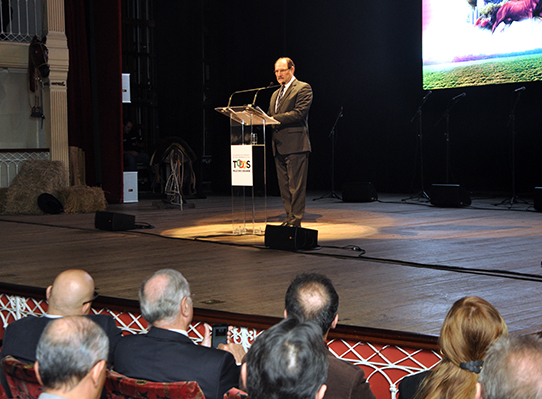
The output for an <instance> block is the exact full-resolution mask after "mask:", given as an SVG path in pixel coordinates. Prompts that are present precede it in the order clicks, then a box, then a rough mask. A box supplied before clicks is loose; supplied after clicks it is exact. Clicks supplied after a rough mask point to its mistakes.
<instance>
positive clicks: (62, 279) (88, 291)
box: [48, 269, 94, 316]
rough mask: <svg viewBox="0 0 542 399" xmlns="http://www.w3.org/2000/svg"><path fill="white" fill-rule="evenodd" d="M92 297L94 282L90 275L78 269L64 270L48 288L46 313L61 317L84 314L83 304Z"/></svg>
mask: <svg viewBox="0 0 542 399" xmlns="http://www.w3.org/2000/svg"><path fill="white" fill-rule="evenodd" d="M93 296H94V280H93V279H92V277H91V276H90V274H88V273H87V272H86V271H84V270H79V269H70V270H66V271H64V272H62V273H60V274H59V275H58V276H57V277H56V278H55V281H54V282H53V285H52V286H51V287H50V291H49V298H48V301H49V309H48V312H49V313H51V314H57V315H61V316H78V315H81V314H84V313H85V312H83V304H84V303H85V302H88V301H89V300H90V299H92V297H93ZM88 308H90V306H88Z"/></svg>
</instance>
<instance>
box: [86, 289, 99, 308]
mask: <svg viewBox="0 0 542 399" xmlns="http://www.w3.org/2000/svg"><path fill="white" fill-rule="evenodd" d="M99 296H100V294H98V291H94V295H93V296H92V299H90V300H88V301H85V302H83V305H85V304H87V303H90V302H93V301H95V300H96V298H98V297H99Z"/></svg>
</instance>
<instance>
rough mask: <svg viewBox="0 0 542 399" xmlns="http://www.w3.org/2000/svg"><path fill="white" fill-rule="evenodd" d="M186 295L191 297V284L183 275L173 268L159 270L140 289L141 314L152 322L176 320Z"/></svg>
mask: <svg viewBox="0 0 542 399" xmlns="http://www.w3.org/2000/svg"><path fill="white" fill-rule="evenodd" d="M184 297H187V298H189V299H190V285H189V284H188V281H186V279H185V278H184V277H183V275H182V274H181V273H179V272H178V271H176V270H172V269H162V270H158V271H157V272H155V273H154V274H153V275H152V276H150V277H148V278H147V279H146V280H145V281H144V282H143V284H142V285H141V288H140V289H139V304H140V307H141V315H142V316H143V318H144V319H145V320H147V322H148V323H150V324H153V323H155V322H156V321H159V320H160V321H162V320H165V321H171V320H174V319H175V318H176V317H177V315H178V314H179V312H180V304H181V301H182V299H183V298H184ZM190 300H191V299H190Z"/></svg>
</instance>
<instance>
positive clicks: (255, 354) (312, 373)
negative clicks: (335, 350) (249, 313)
mask: <svg viewBox="0 0 542 399" xmlns="http://www.w3.org/2000/svg"><path fill="white" fill-rule="evenodd" d="M327 359H328V357H327V349H326V345H325V343H324V342H323V341H322V338H321V335H320V331H319V327H318V326H317V325H316V324H315V323H312V322H304V323H302V322H301V321H300V320H299V319H298V318H296V317H291V318H289V319H285V320H283V321H281V322H280V323H279V324H277V325H275V326H273V327H271V328H270V329H268V330H266V331H264V332H263V333H262V334H261V335H260V336H258V338H257V339H256V340H255V341H254V343H253V344H252V347H251V348H250V350H249V351H248V353H247V356H246V363H244V364H243V366H242V380H243V382H244V383H245V385H246V389H247V392H248V397H249V398H250V399H278V398H295V399H322V398H323V397H324V394H325V392H326V385H325V381H326V374H327V368H328V360H327ZM326 397H327V395H326Z"/></svg>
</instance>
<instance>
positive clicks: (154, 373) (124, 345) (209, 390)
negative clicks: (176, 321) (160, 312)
mask: <svg viewBox="0 0 542 399" xmlns="http://www.w3.org/2000/svg"><path fill="white" fill-rule="evenodd" d="M114 368H115V371H117V372H119V373H121V374H124V375H126V376H128V377H131V378H139V379H145V380H149V381H156V382H175V381H196V382H197V383H198V384H199V386H200V388H201V390H202V391H203V394H204V395H205V398H206V399H222V396H223V395H224V393H225V392H226V391H228V390H229V389H230V388H232V387H237V386H238V385H239V367H238V366H237V365H236V364H235V359H234V358H233V355H232V354H231V353H229V352H226V351H222V350H219V349H214V348H207V347H205V346H200V345H196V344H194V343H193V342H192V341H191V340H190V338H188V337H186V336H184V335H182V334H179V333H177V332H174V331H169V330H165V329H162V328H157V327H152V328H151V330H150V331H149V332H148V333H147V334H136V335H128V336H125V337H124V338H123V339H122V341H121V342H119V344H118V345H117V349H116V350H115V367H114Z"/></svg>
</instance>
